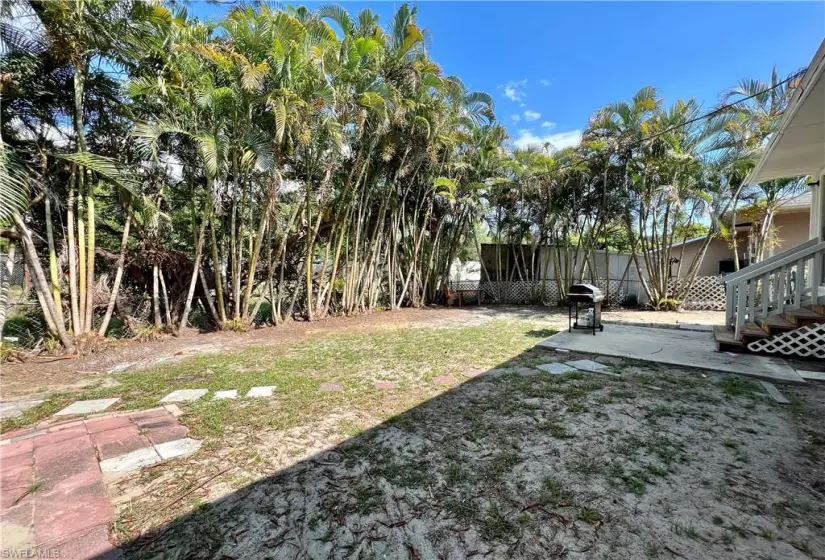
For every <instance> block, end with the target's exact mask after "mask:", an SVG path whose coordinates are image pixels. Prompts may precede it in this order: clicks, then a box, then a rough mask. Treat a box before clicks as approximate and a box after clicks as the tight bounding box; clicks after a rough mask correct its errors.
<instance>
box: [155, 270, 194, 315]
mask: <svg viewBox="0 0 825 560" xmlns="http://www.w3.org/2000/svg"><path fill="white" fill-rule="evenodd" d="M198 270H199V271H200V269H198ZM158 276H159V277H160V291H161V294H163V308H164V310H165V311H166V324H167V325H168V326H169V327H171V326H172V310H171V309H169V295H168V293H167V292H166V280H165V279H164V278H163V269H162V268H160V269H158Z"/></svg>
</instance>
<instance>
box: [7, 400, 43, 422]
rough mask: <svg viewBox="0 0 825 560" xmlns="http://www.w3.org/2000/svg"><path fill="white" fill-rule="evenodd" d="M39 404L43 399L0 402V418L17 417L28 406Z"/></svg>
mask: <svg viewBox="0 0 825 560" xmlns="http://www.w3.org/2000/svg"><path fill="white" fill-rule="evenodd" d="M41 404H43V401H39V400H34V401H14V402H5V403H0V419H5V418H17V417H18V416H22V415H23V413H24V412H26V411H27V410H29V409H30V408H34V407H36V406H40V405H41Z"/></svg>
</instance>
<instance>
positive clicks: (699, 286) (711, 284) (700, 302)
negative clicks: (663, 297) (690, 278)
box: [669, 276, 725, 311]
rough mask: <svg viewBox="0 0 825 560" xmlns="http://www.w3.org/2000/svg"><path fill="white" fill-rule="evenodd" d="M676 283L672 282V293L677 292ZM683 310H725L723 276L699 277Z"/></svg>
mask: <svg viewBox="0 0 825 560" xmlns="http://www.w3.org/2000/svg"><path fill="white" fill-rule="evenodd" d="M676 286H677V285H676V281H675V280H671V281H670V285H669V291H670V293H671V294H672V293H674V292H675V290H676ZM682 309H699V310H710V311H724V310H725V284H724V283H723V281H722V277H721V276H697V277H696V280H695V281H694V282H693V285H692V286H691V287H690V291H689V292H688V294H687V297H685V300H684V303H682Z"/></svg>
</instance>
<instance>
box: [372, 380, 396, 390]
mask: <svg viewBox="0 0 825 560" xmlns="http://www.w3.org/2000/svg"><path fill="white" fill-rule="evenodd" d="M375 388H376V389H385V390H390V389H395V383H393V382H392V381H376V382H375Z"/></svg>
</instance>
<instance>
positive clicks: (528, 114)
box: [524, 109, 541, 122]
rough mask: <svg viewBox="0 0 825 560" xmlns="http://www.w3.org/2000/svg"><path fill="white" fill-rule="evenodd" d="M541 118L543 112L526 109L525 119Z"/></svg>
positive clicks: (528, 120)
mask: <svg viewBox="0 0 825 560" xmlns="http://www.w3.org/2000/svg"><path fill="white" fill-rule="evenodd" d="M540 118H541V113H537V112H535V111H531V110H530V109H527V110H526V111H524V120H525V121H527V122H530V121H536V120H538V119H540Z"/></svg>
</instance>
